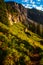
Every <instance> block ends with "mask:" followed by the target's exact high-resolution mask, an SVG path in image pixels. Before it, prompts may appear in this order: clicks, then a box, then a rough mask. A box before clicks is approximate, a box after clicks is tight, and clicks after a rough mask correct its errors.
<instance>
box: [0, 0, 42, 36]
mask: <svg viewBox="0 0 43 65" xmlns="http://www.w3.org/2000/svg"><path fill="white" fill-rule="evenodd" d="M1 4H2V3H1ZM2 5H3V4H2ZM3 6H4V8H2V14H1V12H0V14H1V15H3V11H4V12H5V16H4V18H3V17H1V19H2V20H3V21H6V22H7V21H8V20H9V22H8V23H7V24H10V25H13V23H16V22H22V23H23V24H25V25H26V26H27V27H28V29H30V30H32V31H33V32H35V33H38V34H40V35H42V34H43V18H42V17H43V12H41V11H38V10H36V9H26V8H25V7H23V6H22V5H21V4H18V3H15V2H11V1H9V2H5V3H4V5H3ZM6 18H7V19H6ZM5 19H6V20H5ZM3 21H2V22H3ZM6 22H5V24H6Z"/></svg>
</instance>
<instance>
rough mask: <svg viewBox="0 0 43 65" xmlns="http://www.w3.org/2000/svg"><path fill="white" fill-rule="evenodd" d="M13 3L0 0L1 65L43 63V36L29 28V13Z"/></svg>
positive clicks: (37, 64) (40, 64) (38, 64)
mask: <svg viewBox="0 0 43 65" xmlns="http://www.w3.org/2000/svg"><path fill="white" fill-rule="evenodd" d="M11 5H12V4H8V3H7V4H6V3H4V2H3V0H1V1H0V8H1V10H0V65H43V38H42V37H41V36H40V35H38V34H36V33H34V32H32V31H31V30H30V29H28V26H27V23H28V22H27V21H28V20H27V18H23V17H26V16H27V14H25V13H23V11H22V12H21V13H20V11H19V10H18V9H14V10H13V9H12V7H11ZM15 5H16V3H15ZM21 7H23V6H22V5H21ZM15 8H16V6H15ZM23 9H24V8H23ZM25 11H26V10H25ZM1 12H2V13H1ZM18 18H19V20H18ZM25 21H26V22H25ZM24 22H25V23H24ZM29 23H30V22H29Z"/></svg>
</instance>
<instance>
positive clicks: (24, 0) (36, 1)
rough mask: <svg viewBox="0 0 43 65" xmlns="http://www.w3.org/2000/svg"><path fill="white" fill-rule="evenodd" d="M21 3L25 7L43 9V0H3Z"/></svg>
mask: <svg viewBox="0 0 43 65" xmlns="http://www.w3.org/2000/svg"><path fill="white" fill-rule="evenodd" d="M5 1H14V2H17V3H21V4H22V5H23V6H25V7H26V8H33V7H34V8H36V9H38V10H42V11H43V0H5Z"/></svg>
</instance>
